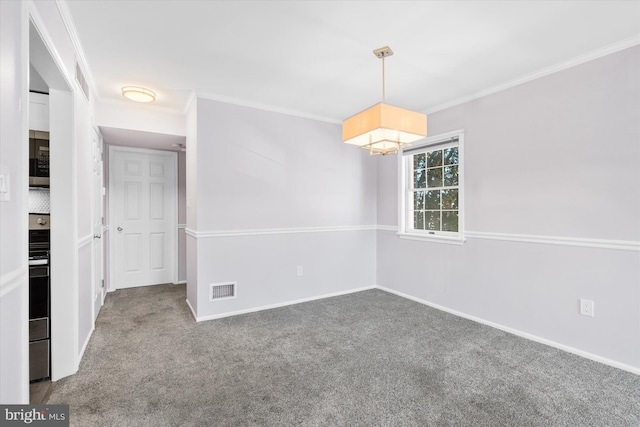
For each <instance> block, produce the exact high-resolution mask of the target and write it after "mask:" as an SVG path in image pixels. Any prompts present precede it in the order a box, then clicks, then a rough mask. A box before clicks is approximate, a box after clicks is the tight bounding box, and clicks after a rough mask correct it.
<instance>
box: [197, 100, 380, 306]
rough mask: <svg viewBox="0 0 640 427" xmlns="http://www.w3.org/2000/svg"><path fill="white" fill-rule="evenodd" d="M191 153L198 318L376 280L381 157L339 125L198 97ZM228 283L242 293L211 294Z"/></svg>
mask: <svg viewBox="0 0 640 427" xmlns="http://www.w3.org/2000/svg"><path fill="white" fill-rule="evenodd" d="M187 144H190V142H189V138H187ZM190 150H191V146H190V145H188V147H187V156H190V155H191V154H189V152H190ZM193 160H196V161H197V165H196V167H197V182H198V190H197V207H194V206H191V207H189V206H188V208H187V210H188V211H189V210H191V215H190V214H189V213H188V215H187V216H188V217H190V216H192V215H193V213H194V212H193V211H194V210H195V212H196V214H195V215H196V218H195V219H192V221H194V222H195V220H197V225H196V227H197V228H195V229H194V230H193V233H192V234H194V235H195V237H197V244H196V247H197V262H198V268H197V292H198V295H197V308H196V307H194V309H196V310H197V314H198V317H208V316H218V315H222V314H225V313H230V312H235V311H240V310H249V309H254V308H257V307H260V306H264V305H271V304H280V303H284V302H287V301H293V300H297V299H303V298H313V297H317V296H320V295H324V294H329V293H335V292H345V291H349V290H352V289H356V288H361V287H370V286H373V285H374V284H375V231H374V230H373V226H374V225H375V222H376V196H375V194H376V191H375V183H376V163H375V159H373V158H371V157H369V155H368V153H366V152H365V151H364V150H354V149H353V147H347V146H345V145H344V144H342V143H341V139H340V126H339V125H335V124H329V123H323V122H319V121H314V120H310V119H303V118H299V117H293V116H289V115H285V114H280V113H274V112H267V111H262V110H257V109H253V108H248V107H242V106H237V105H231V104H225V103H221V102H218V101H212V100H207V99H202V98H198V100H197V157H196V159H193ZM193 160H192V161H193ZM190 167H191V164H190V163H189V158H188V160H187V168H188V169H189V168H190ZM188 185H189V184H188ZM188 191H189V189H188ZM367 226H368V229H366V230H363V229H362V228H363V227H367ZM189 227H190V228H191V227H192V226H191V225H189ZM317 228H322V229H323V230H324V231H318V230H317ZM327 230H332V231H327ZM265 232H266V233H275V234H268V235H265V234H264V233H265ZM221 233H222V234H224V235H220V234H221ZM190 259H191V256H189V258H188V260H187V263H189V262H190ZM298 265H302V266H303V270H304V272H303V276H301V277H298V276H296V267H297V266H298ZM222 281H238V296H237V298H235V299H233V300H224V301H216V302H209V300H208V285H209V284H210V283H218V282H222ZM190 285H193V284H190ZM192 305H193V304H192Z"/></svg>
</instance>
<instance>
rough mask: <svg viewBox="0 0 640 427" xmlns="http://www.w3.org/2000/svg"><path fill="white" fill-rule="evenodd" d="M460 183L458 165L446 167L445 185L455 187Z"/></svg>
mask: <svg viewBox="0 0 640 427" xmlns="http://www.w3.org/2000/svg"><path fill="white" fill-rule="evenodd" d="M456 185H458V166H445V167H444V186H445V187H454V186H456Z"/></svg>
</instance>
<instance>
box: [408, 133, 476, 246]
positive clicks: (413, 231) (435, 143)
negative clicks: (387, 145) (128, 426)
mask: <svg viewBox="0 0 640 427" xmlns="http://www.w3.org/2000/svg"><path fill="white" fill-rule="evenodd" d="M463 138H464V133H463V132H462V131H456V132H450V133H447V134H444V135H438V136H434V137H430V138H427V139H426V140H425V141H424V142H423V143H422V144H420V145H417V146H413V147H407V148H405V149H403V150H402V151H401V152H400V155H399V161H400V167H399V168H398V170H399V173H400V174H401V175H400V187H401V197H400V218H401V220H400V227H399V233H398V234H399V235H400V237H409V238H418V239H425V240H435V241H445V242H452V243H460V242H462V241H463V240H464V238H463V206H464V203H463V191H462V189H463V185H462V184H463V180H462V178H463V170H462V168H463V156H462V154H463V150H462V148H463Z"/></svg>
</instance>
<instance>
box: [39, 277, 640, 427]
mask: <svg viewBox="0 0 640 427" xmlns="http://www.w3.org/2000/svg"><path fill="white" fill-rule="evenodd" d="M185 298H186V290H185V286H184V285H178V286H175V285H160V286H152V287H145V288H134V289H126V290H119V291H116V292H113V293H111V294H109V295H108V296H107V299H106V302H105V306H104V307H103V309H102V311H101V313H100V316H99V317H98V320H97V324H96V330H95V332H94V333H93V337H92V338H91V341H90V343H89V346H88V348H87V350H86V352H85V356H84V359H83V361H82V363H81V365H80V370H79V372H78V373H77V374H76V375H74V376H72V377H68V378H65V379H63V380H60V381H58V382H57V383H54V384H53V390H52V393H51V396H50V398H49V400H48V403H50V404H53V403H66V404H69V405H70V410H71V416H70V418H71V425H72V426H83V427H86V426H639V425H640V376H637V375H633V374H630V373H627V372H624V371H621V370H618V369H615V368H611V367H608V366H605V365H602V364H599V363H596V362H592V361H589V360H587V359H583V358H581V357H578V356H574V355H572V354H569V353H565V352H562V351H559V350H556V349H553V348H551V347H547V346H545V345H541V344H537V343H534V342H531V341H528V340H525V339H522V338H519V337H516V336H513V335H510V334H507V333H505V332H502V331H499V330H496V329H493V328H490V327H487V326H484V325H481V324H478V323H475V322H471V321H468V320H465V319H462V318H459V317H456V316H453V315H450V314H447V313H444V312H441V311H438V310H435V309H432V308H429V307H426V306H424V305H421V304H418V303H415V302H413V301H409V300H406V299H403V298H400V297H398V296H395V295H392V294H389V293H386V292H383V291H380V290H370V291H364V292H358V293H355V294H350V295H345V296H340V297H335V298H327V299H324V300H319V301H314V302H308V303H304V304H297V305H293V306H289V307H284V308H278V309H273V310H267V311H262V312H258V313H252V314H245V315H240V316H235V317H230V318H225V319H220V320H215V321H208V322H202V323H198V324H196V323H195V322H194V320H193V318H192V316H191V314H190V311H189V309H188V308H187V306H186V303H185Z"/></svg>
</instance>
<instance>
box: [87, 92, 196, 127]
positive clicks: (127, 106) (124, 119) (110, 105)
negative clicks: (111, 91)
mask: <svg viewBox="0 0 640 427" xmlns="http://www.w3.org/2000/svg"><path fill="white" fill-rule="evenodd" d="M95 115H96V117H95V118H96V124H97V125H99V126H106V127H111V128H118V129H132V130H138V131H144V132H155V133H163V134H167V135H184V134H185V133H184V132H185V116H184V115H182V114H177V113H175V112H173V111H167V110H163V109H160V108H157V107H156V108H154V107H153V106H149V105H139V104H136V103H133V102H131V101H127V100H123V101H122V102H118V101H108V102H100V103H97V104H96V106H95Z"/></svg>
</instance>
